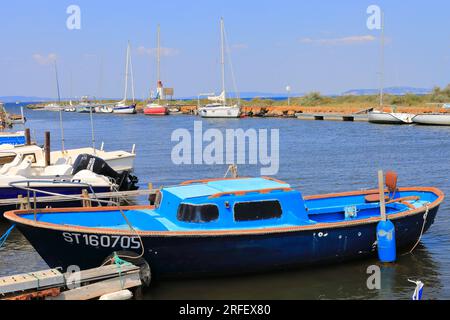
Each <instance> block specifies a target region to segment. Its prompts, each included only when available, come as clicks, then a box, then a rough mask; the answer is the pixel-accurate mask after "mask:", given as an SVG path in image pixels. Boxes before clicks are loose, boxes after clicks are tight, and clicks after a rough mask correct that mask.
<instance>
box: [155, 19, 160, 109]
mask: <svg viewBox="0 0 450 320" xmlns="http://www.w3.org/2000/svg"><path fill="white" fill-rule="evenodd" d="M157 38H158V40H157V41H158V44H157V49H156V81H157V85H156V91H157V92H158V103H160V101H161V92H160V88H159V84H160V83H161V26H160V25H159V24H158V35H157Z"/></svg>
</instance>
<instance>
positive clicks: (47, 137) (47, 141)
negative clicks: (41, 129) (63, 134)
mask: <svg viewBox="0 0 450 320" xmlns="http://www.w3.org/2000/svg"><path fill="white" fill-rule="evenodd" d="M50 147H51V146H50V132H48V131H46V132H45V144H44V152H45V165H46V166H49V165H50Z"/></svg>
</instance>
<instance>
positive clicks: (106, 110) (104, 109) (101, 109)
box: [95, 105, 114, 113]
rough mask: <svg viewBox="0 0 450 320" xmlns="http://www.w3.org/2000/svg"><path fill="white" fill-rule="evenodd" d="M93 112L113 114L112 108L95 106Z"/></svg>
mask: <svg viewBox="0 0 450 320" xmlns="http://www.w3.org/2000/svg"><path fill="white" fill-rule="evenodd" d="M95 112H96V113H113V112H114V106H112V105H111V106H108V105H105V106H97V107H95Z"/></svg>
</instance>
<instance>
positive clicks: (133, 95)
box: [130, 49, 136, 103]
mask: <svg viewBox="0 0 450 320" xmlns="http://www.w3.org/2000/svg"><path fill="white" fill-rule="evenodd" d="M130 71H131V95H132V98H133V103H134V101H135V100H136V99H135V92H134V73H133V61H132V60H131V49H130Z"/></svg>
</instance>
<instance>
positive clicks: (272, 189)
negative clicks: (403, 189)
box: [155, 178, 308, 229]
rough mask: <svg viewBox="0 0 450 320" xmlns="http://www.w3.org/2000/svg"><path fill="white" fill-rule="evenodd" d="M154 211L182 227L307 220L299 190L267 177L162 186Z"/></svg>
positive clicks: (257, 224)
mask: <svg viewBox="0 0 450 320" xmlns="http://www.w3.org/2000/svg"><path fill="white" fill-rule="evenodd" d="M155 212H156V213H159V214H161V215H164V216H165V217H166V218H168V219H170V220H172V221H176V223H177V224H179V225H180V226H181V227H186V228H196V226H197V227H198V228H205V227H206V228H214V229H222V228H227V227H230V226H233V227H234V228H239V227H242V228H248V227H252V228H257V227H258V226H260V227H267V221H270V220H272V221H273V220H276V224H277V226H280V225H283V222H285V223H286V224H292V223H293V220H294V221H295V222H296V223H297V224H298V223H300V222H303V223H305V222H306V221H307V220H308V216H307V212H306V210H305V205H304V202H303V199H302V195H301V194H300V192H298V191H295V190H293V189H291V187H290V185H288V184H286V183H284V182H281V181H276V180H272V179H270V178H244V179H221V180H209V181H200V182H196V181H192V182H186V183H184V184H182V185H180V186H176V187H170V188H164V189H162V190H161V191H160V193H159V194H158V196H157V200H156V209H155Z"/></svg>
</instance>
